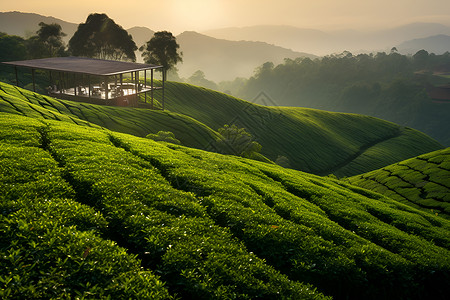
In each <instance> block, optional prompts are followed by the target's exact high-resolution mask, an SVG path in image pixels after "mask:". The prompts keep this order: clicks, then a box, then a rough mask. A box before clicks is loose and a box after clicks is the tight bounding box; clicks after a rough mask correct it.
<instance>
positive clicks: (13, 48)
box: [0, 32, 27, 61]
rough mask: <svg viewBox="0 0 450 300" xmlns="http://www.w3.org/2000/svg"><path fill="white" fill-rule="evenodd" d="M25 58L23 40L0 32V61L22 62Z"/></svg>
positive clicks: (25, 52)
mask: <svg viewBox="0 0 450 300" xmlns="http://www.w3.org/2000/svg"><path fill="white" fill-rule="evenodd" d="M26 57H27V48H26V45H25V40H24V39H23V38H21V37H20V36H16V35H8V34H6V33H3V32H0V61H13V60H22V59H26Z"/></svg>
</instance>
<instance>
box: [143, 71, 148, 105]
mask: <svg viewBox="0 0 450 300" xmlns="http://www.w3.org/2000/svg"><path fill="white" fill-rule="evenodd" d="M144 86H145V87H146V88H147V70H144ZM144 102H145V103H147V91H145V93H144Z"/></svg>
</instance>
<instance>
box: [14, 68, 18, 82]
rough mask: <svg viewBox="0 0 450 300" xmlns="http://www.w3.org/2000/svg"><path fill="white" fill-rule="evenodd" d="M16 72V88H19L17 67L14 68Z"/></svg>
mask: <svg viewBox="0 0 450 300" xmlns="http://www.w3.org/2000/svg"><path fill="white" fill-rule="evenodd" d="M14 71H16V86H19V76H18V75H17V66H14Z"/></svg>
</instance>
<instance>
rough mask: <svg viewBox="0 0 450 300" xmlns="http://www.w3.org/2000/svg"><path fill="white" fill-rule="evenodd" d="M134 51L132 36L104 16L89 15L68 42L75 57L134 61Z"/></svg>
mask: <svg viewBox="0 0 450 300" xmlns="http://www.w3.org/2000/svg"><path fill="white" fill-rule="evenodd" d="M136 50H137V46H136V43H135V42H134V41H133V38H132V36H131V35H130V34H128V32H127V31H126V30H125V29H123V28H122V27H121V26H119V25H117V24H116V23H115V22H114V20H112V19H110V18H109V17H108V16H107V15H106V14H90V15H89V16H88V18H87V20H86V23H81V24H80V25H78V29H77V31H76V32H75V34H74V35H73V37H72V38H71V39H70V41H69V51H70V52H71V54H72V55H75V56H86V57H93V58H100V59H112V60H131V61H136V55H135V53H134V51H136Z"/></svg>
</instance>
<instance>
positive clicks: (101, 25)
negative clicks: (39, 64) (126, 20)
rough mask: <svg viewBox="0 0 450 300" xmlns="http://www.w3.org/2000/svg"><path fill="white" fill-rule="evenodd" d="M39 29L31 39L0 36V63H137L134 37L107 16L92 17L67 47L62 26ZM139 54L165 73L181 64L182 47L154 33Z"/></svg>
mask: <svg viewBox="0 0 450 300" xmlns="http://www.w3.org/2000/svg"><path fill="white" fill-rule="evenodd" d="M39 27H40V28H39V30H38V31H37V32H36V35H34V36H32V37H30V38H28V39H24V38H21V37H19V36H12V35H7V34H5V33H0V61H13V60H23V59H34V58H44V57H55V56H67V55H74V56H84V57H92V58H100V59H111V60H128V61H136V55H135V52H136V50H137V49H138V47H137V46H136V44H135V42H134V41H133V37H132V36H131V35H130V34H128V32H127V31H126V30H125V29H123V28H122V27H121V26H120V25H118V24H116V23H115V22H114V20H112V19H111V18H109V17H108V16H107V15H106V14H90V15H89V16H88V18H87V19H86V22H85V23H81V24H80V25H79V26H78V29H77V31H76V32H75V34H74V35H73V37H72V38H71V39H70V41H69V44H68V45H67V47H66V45H65V44H64V42H63V40H62V38H63V37H64V36H65V35H66V34H65V33H63V32H62V28H61V26H60V25H59V24H55V23H53V24H46V23H43V22H41V23H39ZM140 50H141V51H143V53H142V56H143V57H144V61H145V62H146V63H150V64H159V65H162V66H164V68H165V70H166V71H167V70H170V69H173V68H174V67H175V65H176V64H177V63H178V62H180V61H182V58H181V55H182V53H180V52H179V45H178V44H177V42H176V39H175V37H174V36H173V35H172V33H170V32H167V31H161V32H157V33H155V35H154V36H153V37H152V38H151V39H150V40H149V41H148V42H147V43H146V45H144V46H142V47H141V48H140Z"/></svg>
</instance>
